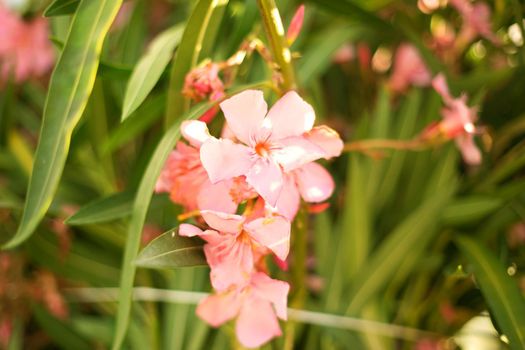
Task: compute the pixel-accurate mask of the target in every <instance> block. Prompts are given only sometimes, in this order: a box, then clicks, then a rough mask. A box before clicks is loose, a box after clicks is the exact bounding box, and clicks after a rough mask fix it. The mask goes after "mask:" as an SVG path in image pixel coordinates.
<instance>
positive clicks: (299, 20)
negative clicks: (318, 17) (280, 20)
mask: <svg viewBox="0 0 525 350" xmlns="http://www.w3.org/2000/svg"><path fill="white" fill-rule="evenodd" d="M303 20H304V5H301V6H299V7H298V8H297V10H296V11H295V14H294V15H293V18H292V20H291V21H290V26H289V27H288V31H287V32H286V40H287V41H288V45H292V44H293V42H294V41H295V39H297V37H298V36H299V33H300V32H301V28H302V27H303Z"/></svg>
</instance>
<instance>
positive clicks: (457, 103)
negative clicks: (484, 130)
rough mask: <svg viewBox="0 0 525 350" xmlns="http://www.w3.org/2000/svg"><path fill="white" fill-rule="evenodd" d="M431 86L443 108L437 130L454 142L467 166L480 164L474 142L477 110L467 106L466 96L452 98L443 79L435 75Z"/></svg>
mask: <svg viewBox="0 0 525 350" xmlns="http://www.w3.org/2000/svg"><path fill="white" fill-rule="evenodd" d="M432 86H433V87H434V89H435V90H436V91H437V92H438V93H439V94H440V95H441V97H442V99H443V102H444V103H445V107H444V108H443V109H442V111H441V115H442V117H443V120H442V121H441V122H440V123H439V124H438V127H439V130H440V131H441V132H442V133H443V134H444V135H445V136H446V137H447V138H453V139H455V141H456V145H457V146H458V148H459V150H460V151H461V154H462V156H463V159H464V160H465V162H466V163H467V164H470V165H476V164H480V163H481V152H480V150H479V148H478V147H477V146H476V143H475V142H474V134H475V133H476V126H475V125H474V123H475V122H476V120H477V109H476V108H472V107H469V106H467V96H466V95H461V96H460V97H459V98H453V97H452V96H451V94H450V92H449V88H448V85H447V82H446V79H445V77H444V76H443V75H442V74H439V75H437V76H436V77H435V78H434V79H433V80H432Z"/></svg>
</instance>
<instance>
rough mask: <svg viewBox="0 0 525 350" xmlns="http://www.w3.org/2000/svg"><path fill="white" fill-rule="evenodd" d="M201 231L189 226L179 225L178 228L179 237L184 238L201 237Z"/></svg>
mask: <svg viewBox="0 0 525 350" xmlns="http://www.w3.org/2000/svg"><path fill="white" fill-rule="evenodd" d="M202 233H203V231H202V230H201V229H200V228H198V227H197V226H193V225H190V224H180V226H179V235H181V236H185V237H195V236H200V235H202Z"/></svg>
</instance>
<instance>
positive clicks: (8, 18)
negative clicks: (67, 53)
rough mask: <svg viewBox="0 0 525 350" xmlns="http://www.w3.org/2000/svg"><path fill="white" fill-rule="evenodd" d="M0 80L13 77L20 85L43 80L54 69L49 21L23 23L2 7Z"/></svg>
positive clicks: (0, 12) (38, 20) (0, 17)
mask: <svg viewBox="0 0 525 350" xmlns="http://www.w3.org/2000/svg"><path fill="white" fill-rule="evenodd" d="M0 23H2V25H1V26H0V38H1V39H0V81H1V82H6V81H7V80H9V79H10V77H11V76H13V77H14V80H15V81H16V82H17V83H21V82H23V81H25V80H27V79H29V78H30V77H40V76H42V75H44V74H45V73H47V72H48V71H49V69H50V68H51V67H52V66H53V62H54V51H53V48H52V46H51V43H50V41H49V39H48V37H49V30H48V23H47V20H45V19H44V18H35V19H33V20H31V21H30V22H24V21H23V20H22V19H20V18H18V17H17V15H15V14H13V13H11V12H9V10H7V9H6V8H4V7H3V6H1V5H0Z"/></svg>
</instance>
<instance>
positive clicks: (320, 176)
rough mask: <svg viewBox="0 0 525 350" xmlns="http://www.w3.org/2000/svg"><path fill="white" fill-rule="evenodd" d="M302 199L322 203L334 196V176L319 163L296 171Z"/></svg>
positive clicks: (306, 165)
mask: <svg viewBox="0 0 525 350" xmlns="http://www.w3.org/2000/svg"><path fill="white" fill-rule="evenodd" d="M294 174H295V176H296V180H297V186H298V187H299V192H300V193H301V197H303V199H304V200H305V201H306V202H314V203H317V202H322V201H324V200H326V199H328V197H330V196H331V195H332V192H334V188H335V184H334V180H333V179H332V175H330V173H329V172H328V171H327V170H326V169H325V168H323V167H322V166H321V165H319V164H317V163H308V164H305V165H303V166H302V167H300V168H299V169H296V170H295V171H294Z"/></svg>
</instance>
